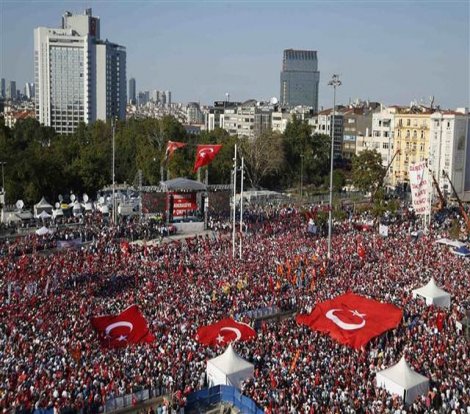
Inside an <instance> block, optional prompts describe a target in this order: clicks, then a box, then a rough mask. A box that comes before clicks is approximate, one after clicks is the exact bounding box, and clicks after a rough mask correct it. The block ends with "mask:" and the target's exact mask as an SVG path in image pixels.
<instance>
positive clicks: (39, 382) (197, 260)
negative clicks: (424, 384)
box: [0, 207, 470, 413]
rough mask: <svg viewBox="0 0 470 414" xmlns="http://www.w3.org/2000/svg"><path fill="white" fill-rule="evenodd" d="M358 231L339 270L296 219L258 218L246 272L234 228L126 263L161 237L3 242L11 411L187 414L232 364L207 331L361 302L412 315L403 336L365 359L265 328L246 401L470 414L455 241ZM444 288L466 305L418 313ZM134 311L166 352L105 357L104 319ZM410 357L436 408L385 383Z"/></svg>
mask: <svg viewBox="0 0 470 414" xmlns="http://www.w3.org/2000/svg"><path fill="white" fill-rule="evenodd" d="M356 218H357V217H354V216H352V217H350V218H349V219H347V220H344V221H341V222H337V223H335V232H334V235H333V239H332V252H333V255H332V257H331V260H327V241H326V239H325V238H324V237H320V236H317V235H312V234H310V233H309V232H307V220H306V216H305V214H304V213H301V212H299V211H298V210H297V209H296V208H293V207H289V208H287V207H282V208H281V207H270V208H259V209H252V210H248V211H247V213H246V226H245V230H246V231H245V232H244V234H243V246H242V247H243V249H242V258H241V259H240V258H238V257H236V258H233V257H232V244H231V243H232V241H231V238H230V237H227V234H226V232H228V231H229V230H230V226H229V224H226V223H223V220H222V219H220V218H219V219H213V220H212V225H213V228H214V232H213V233H212V234H211V235H207V234H206V235H204V236H202V235H200V236H197V237H194V238H187V239H181V240H177V241H169V242H167V243H158V244H150V243H145V242H144V243H140V244H130V245H128V246H126V249H123V248H122V241H123V239H137V238H152V237H153V236H155V233H153V232H151V230H150V229H149V228H148V227H145V226H144V225H141V224H139V223H138V222H132V223H123V224H122V225H120V226H112V225H110V224H109V223H104V222H101V221H100V219H94V220H91V221H90V222H89V223H85V224H84V227H83V228H82V229H81V230H78V231H79V232H80V237H81V238H83V239H86V240H87V241H88V243H86V244H84V245H81V246H80V247H79V248H75V249H64V250H54V251H51V252H49V253H48V254H38V253H37V251H36V250H35V249H34V248H32V247H31V246H30V245H31V244H32V240H33V239H34V240H36V243H42V242H43V240H42V239H41V238H40V237H39V236H34V237H33V238H23V239H21V240H15V241H13V242H11V241H9V242H0V274H1V275H2V276H1V279H0V301H1V312H0V408H1V409H2V410H3V412H5V413H6V412H17V413H29V412H32V411H34V410H35V409H36V410H40V409H45V408H51V407H54V409H55V410H56V411H57V412H66V411H74V412H83V413H88V412H90V413H92V412H98V411H99V410H100V407H102V406H103V405H104V404H105V403H106V401H107V400H109V399H111V398H114V397H116V396H121V395H127V394H132V393H135V392H137V391H139V390H142V389H153V390H158V393H159V394H162V395H169V396H170V400H172V401H173V403H174V404H175V405H176V406H181V407H184V405H185V396H187V395H188V394H189V393H191V392H192V391H195V390H198V389H201V388H204V387H205V386H207V383H206V379H205V368H206V361H207V360H208V359H209V358H212V357H214V356H216V355H218V354H220V353H221V352H223V350H224V349H223V348H222V347H215V348H210V347H206V346H203V345H201V344H199V343H198V342H197V340H196V331H197V328H198V327H200V326H203V325H208V324H211V323H213V322H216V321H218V320H220V319H222V318H225V317H227V316H234V315H237V316H238V317H239V318H240V319H241V320H242V321H243V322H247V323H250V324H253V323H254V322H255V321H254V320H252V319H250V318H249V316H248V315H250V313H249V312H248V311H250V310H254V309H258V308H261V307H267V306H271V307H273V306H275V307H277V308H278V309H280V310H281V311H287V310H288V311H291V312H292V313H295V312H301V313H308V312H310V311H311V310H312V309H313V308H314V307H315V305H316V304H317V303H319V302H322V301H324V300H327V299H331V298H334V297H335V296H338V295H339V294H341V293H344V292H346V291H348V290H352V291H353V292H355V293H357V294H360V295H363V296H367V297H370V298H374V299H376V300H379V301H383V302H387V303H393V304H395V305H396V306H398V307H399V308H401V309H402V310H403V320H402V322H401V323H400V325H399V326H398V328H396V329H394V330H392V331H388V332H387V333H385V334H383V335H380V336H379V337H377V338H375V339H373V340H372V341H371V342H370V343H369V344H368V345H367V346H366V347H364V348H363V349H361V350H359V351H356V350H354V349H351V348H349V347H346V346H344V345H341V344H339V343H337V342H335V341H334V340H332V339H330V338H329V337H328V336H326V335H324V334H320V333H318V332H314V331H312V330H311V329H310V328H308V327H306V326H303V325H299V324H298V323H296V321H295V318H294V317H293V316H292V317H285V318H281V319H279V318H273V319H272V320H267V321H264V322H263V323H262V324H261V326H260V328H259V329H258V332H257V337H256V338H255V339H254V340H252V341H249V342H236V343H235V344H234V347H235V349H236V351H237V352H238V353H239V354H240V355H241V356H243V357H244V358H246V359H247V360H249V361H251V362H253V363H254V365H255V374H254V378H253V379H252V380H249V381H247V382H245V383H244V384H243V389H242V391H243V393H244V394H245V395H247V396H249V397H251V398H252V399H253V400H254V401H255V402H256V403H257V404H258V406H259V407H262V408H263V409H264V410H265V412H267V413H318V412H325V413H343V412H345V413H348V412H351V413H356V412H357V413H361V412H362V413H377V412H388V413H401V412H406V411H412V412H417V413H418V412H419V413H421V412H429V413H433V412H437V413H440V412H449V413H454V412H455V413H465V412H467V413H468V412H469V411H468V409H469V407H470V385H469V384H470V364H469V363H468V355H469V351H470V346H469V342H468V340H467V339H465V337H464V335H463V334H462V332H459V331H457V329H456V322H457V321H459V320H461V319H462V317H463V316H464V315H465V313H466V312H467V311H468V310H469V309H470V304H469V302H468V301H469V291H470V289H469V275H470V261H469V260H468V259H463V258H460V257H458V256H456V255H454V254H452V253H450V252H449V250H448V249H447V248H443V247H441V246H439V245H437V244H435V243H434V241H435V239H436V238H437V237H440V236H443V235H446V229H445V227H443V226H437V225H436V226H434V228H433V229H432V230H431V232H430V233H429V234H425V235H422V236H421V237H420V238H416V237H412V236H411V231H412V230H414V229H415V223H414V222H413V221H411V220H410V219H408V218H407V219H403V220H396V221H395V222H393V223H391V224H390V225H389V236H388V237H381V236H380V235H379V234H378V232H377V230H376V229H372V230H371V231H366V232H364V231H358V230H357V227H356V226H354V220H355V219H356ZM142 226H144V227H142ZM76 236H77V235H76V234H72V235H71V237H76ZM45 237H46V238H47V237H51V236H45ZM54 237H56V238H58V237H59V236H58V235H56V236H54ZM61 237H65V235H62V236H61ZM46 240H47V239H46ZM358 246H361V248H360V251H359V249H358ZM30 247H31V248H30ZM431 277H433V278H434V279H435V280H436V282H437V284H438V285H440V286H442V287H443V288H444V289H445V290H446V291H448V292H449V293H450V294H451V295H452V303H451V307H450V308H449V309H442V310H438V309H435V308H434V307H432V306H431V307H430V306H427V305H426V304H425V303H423V302H422V301H420V300H416V299H413V298H412V295H411V291H412V289H414V288H417V287H419V286H422V285H423V284H425V283H426V282H428V280H429V279H430V278H431ZM132 304H137V305H138V306H139V308H140V310H141V311H142V313H143V315H144V316H145V318H146V320H147V321H148V323H149V327H150V331H151V332H152V333H153V334H154V335H155V341H154V342H153V343H150V344H139V345H133V346H129V347H125V348H122V349H112V350H109V349H104V348H102V347H101V346H100V342H99V338H98V336H97V333H96V332H95V331H94V330H93V328H92V326H91V324H90V318H91V317H93V316H97V315H104V314H118V313H119V312H121V311H122V310H124V309H125V308H126V307H128V306H129V305H132ZM438 317H439V318H440V323H436V321H437V319H438ZM402 355H405V357H406V360H407V361H408V363H409V364H410V365H411V366H412V367H413V368H414V369H415V370H416V371H418V372H420V373H421V374H423V375H425V376H426V377H428V378H429V379H430V391H429V393H427V394H425V395H422V396H420V397H419V398H418V399H417V400H415V401H414V402H413V404H412V405H410V406H405V404H404V401H403V400H402V399H401V398H400V397H399V396H396V395H390V394H389V393H387V392H386V391H385V390H383V389H382V388H378V387H377V386H376V384H375V381H374V379H375V375H376V372H377V371H379V370H381V369H383V368H385V367H389V366H391V365H392V364H394V363H396V362H398V361H399V359H400V358H401V356H402Z"/></svg>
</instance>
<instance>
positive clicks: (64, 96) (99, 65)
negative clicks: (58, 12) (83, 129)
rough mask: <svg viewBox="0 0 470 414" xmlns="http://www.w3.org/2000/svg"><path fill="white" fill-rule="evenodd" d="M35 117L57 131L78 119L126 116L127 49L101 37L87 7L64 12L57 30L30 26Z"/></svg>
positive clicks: (64, 130)
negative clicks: (80, 12)
mask: <svg viewBox="0 0 470 414" xmlns="http://www.w3.org/2000/svg"><path fill="white" fill-rule="evenodd" d="M34 64H35V85H36V117H37V119H38V121H39V122H40V123H42V124H43V125H46V126H51V127H53V128H54V129H55V130H56V131H57V132H58V133H63V134H69V133H73V132H74V130H75V129H76V127H77V126H78V124H79V123H80V122H84V123H87V124H88V123H90V122H94V121H96V120H97V119H101V120H104V121H105V120H107V119H110V118H114V117H118V118H120V119H124V118H125V110H126V105H125V104H126V50H125V48H124V47H122V46H120V45H117V44H114V43H111V42H109V41H108V40H106V41H101V40H100V20H99V18H98V17H94V16H92V10H91V9H87V10H86V11H85V13H84V14H82V15H77V14H72V13H70V12H66V13H65V14H64V16H63V18H62V27H61V28H47V27H38V28H36V29H35V30H34Z"/></svg>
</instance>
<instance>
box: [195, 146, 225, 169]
mask: <svg viewBox="0 0 470 414" xmlns="http://www.w3.org/2000/svg"><path fill="white" fill-rule="evenodd" d="M221 148H222V145H198V146H197V150H196V161H195V163H194V170H193V172H196V171H197V170H198V169H199V168H201V167H204V165H207V164H210V163H211V162H212V160H213V159H214V158H215V156H216V155H217V154H218V153H219V151H220V149H221Z"/></svg>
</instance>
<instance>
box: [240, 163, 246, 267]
mask: <svg viewBox="0 0 470 414" xmlns="http://www.w3.org/2000/svg"><path fill="white" fill-rule="evenodd" d="M244 167H245V158H244V157H242V166H241V176H240V180H241V183H240V253H239V258H240V259H241V258H242V242H243V180H244V178H245V176H244V171H243V169H244Z"/></svg>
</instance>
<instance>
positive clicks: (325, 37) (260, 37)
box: [0, 0, 470, 108]
mask: <svg viewBox="0 0 470 414" xmlns="http://www.w3.org/2000/svg"><path fill="white" fill-rule="evenodd" d="M88 7H91V8H93V14H94V15H96V16H99V17H100V18H101V37H102V38H103V39H106V38H108V39H109V40H110V41H113V42H116V43H119V44H122V45H124V46H126V48H127V77H128V78H130V77H134V78H136V81H137V90H138V91H140V90H150V89H159V90H171V91H172V98H173V101H174V102H187V101H200V102H201V103H204V104H209V103H211V102H212V101H214V100H222V99H224V98H225V93H226V92H229V93H230V98H231V100H246V99H248V98H255V99H259V100H262V99H269V98H270V97H272V96H276V97H279V76H280V70H281V63H282V52H283V50H284V49H287V48H293V49H311V50H316V51H318V63H319V70H320V93H319V100H320V106H324V107H327V106H330V107H331V106H332V100H333V92H332V90H331V87H328V86H327V83H328V80H329V79H330V78H331V75H332V74H333V73H339V74H340V75H341V80H342V82H343V85H342V86H341V87H340V88H339V89H338V91H337V101H338V102H339V103H347V102H348V101H349V100H350V99H356V98H362V99H370V100H376V101H380V102H383V103H384V104H403V105H408V104H409V103H410V101H412V100H418V101H419V100H421V99H424V100H425V101H426V102H429V97H430V96H431V95H434V97H435V103H436V104H440V105H441V107H446V108H455V107H459V106H470V103H469V101H470V98H469V95H470V92H469V89H470V86H469V73H470V67H469V61H470V40H469V39H470V33H469V25H470V23H469V22H470V13H469V1H468V0H461V1H460V0H459V1H452V0H446V1H380V0H375V1H362V2H361V1H356V0H351V1H334V0H330V1H303V2H287V1H258V2H251V1H230V2H229V1H176V0H175V1H153V0H149V1H131V0H127V1H105V0H102V1H64V0H57V1H51V0H49V1H34V0H30V1H21V0H20V1H17V0H14V1H13V0H0V13H1V27H0V35H1V42H0V52H1V53H0V56H1V62H0V76H1V77H4V78H6V79H8V80H10V79H11V80H16V81H17V84H18V88H20V87H21V89H22V88H23V85H24V83H25V82H26V81H32V80H33V30H34V28H35V27H38V26H48V27H59V25H60V21H61V16H62V14H63V13H64V11H65V10H69V11H73V12H79V13H82V12H83V10H84V9H85V8H88Z"/></svg>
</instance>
